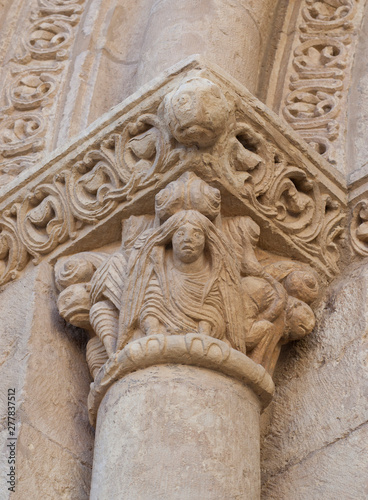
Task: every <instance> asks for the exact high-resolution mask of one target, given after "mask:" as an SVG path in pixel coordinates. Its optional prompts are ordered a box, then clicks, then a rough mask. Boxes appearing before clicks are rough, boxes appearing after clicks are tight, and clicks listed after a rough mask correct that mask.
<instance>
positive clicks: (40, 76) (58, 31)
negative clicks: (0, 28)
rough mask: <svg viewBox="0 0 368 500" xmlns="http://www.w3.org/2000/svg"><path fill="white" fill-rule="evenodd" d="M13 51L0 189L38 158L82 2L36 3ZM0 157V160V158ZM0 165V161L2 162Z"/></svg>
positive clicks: (1, 125) (2, 126)
mask: <svg viewBox="0 0 368 500" xmlns="http://www.w3.org/2000/svg"><path fill="white" fill-rule="evenodd" d="M33 3H34V5H33V8H32V10H31V12H30V14H29V18H28V20H27V24H26V25H25V26H22V27H21V32H22V35H21V37H20V39H19V42H18V46H15V49H14V54H13V57H12V59H11V61H10V63H9V70H8V75H7V77H6V78H5V79H4V87H3V108H2V109H1V110H0V186H1V185H4V184H6V183H7V182H9V181H10V180H11V179H12V178H14V177H16V176H17V175H18V174H19V173H20V172H21V171H23V170H24V169H26V168H28V167H30V166H31V165H32V164H34V163H35V162H36V161H37V160H39V159H40V152H41V151H42V150H44V149H45V134H46V132H47V129H48V128H50V127H51V125H52V122H51V119H52V115H53V113H52V112H51V107H52V105H53V104H55V103H54V100H55V99H56V96H57V92H58V90H59V91H60V85H61V82H62V79H63V75H64V73H65V71H66V69H67V66H66V63H65V60H66V59H67V58H68V57H69V53H70V48H71V46H72V43H73V40H74V36H75V31H76V26H77V25H78V22H79V20H80V17H81V14H82V12H83V8H84V4H85V0H72V1H71V0H37V1H36V2H33ZM1 156H2V158H1ZM1 160H2V161H1Z"/></svg>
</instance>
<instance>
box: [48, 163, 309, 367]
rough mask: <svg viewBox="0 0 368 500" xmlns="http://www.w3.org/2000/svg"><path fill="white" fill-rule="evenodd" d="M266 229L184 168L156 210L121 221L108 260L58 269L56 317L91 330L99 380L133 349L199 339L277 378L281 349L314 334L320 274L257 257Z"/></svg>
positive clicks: (77, 258) (90, 352)
mask: <svg viewBox="0 0 368 500" xmlns="http://www.w3.org/2000/svg"><path fill="white" fill-rule="evenodd" d="M259 234H260V231H259V227H258V225H257V224H256V223H255V222H254V221H253V220H252V219H251V218H250V217H247V216H235V217H223V216H222V215H221V196H220V192H219V191H218V190H217V189H216V188H214V187H211V186H209V185H208V184H207V183H206V182H204V181H203V180H201V179H199V178H198V177H197V176H196V175H195V174H194V173H192V172H187V173H185V174H183V175H182V176H181V177H180V178H179V179H178V180H177V181H173V182H172V183H170V184H169V185H167V186H166V188H165V189H163V190H161V191H160V192H159V193H158V194H157V195H156V209H155V214H152V215H143V216H131V217H130V218H129V219H127V220H125V221H123V237H122V246H121V249H120V250H119V251H118V252H115V253H113V254H112V255H104V254H100V253H93V252H84V253H80V254H77V255H74V256H72V257H64V258H62V259H60V260H59V262H58V263H57V265H56V268H55V276H56V284H57V287H58V289H59V290H60V295H59V298H58V307H59V311H60V314H61V315H62V316H63V317H64V318H65V319H66V320H67V321H68V322H70V323H72V324H73V325H75V326H79V327H82V328H85V329H86V330H87V331H88V332H89V334H90V341H89V343H88V346H87V360H88V364H89V367H90V370H91V373H92V375H93V376H95V375H96V373H97V372H98V370H99V369H100V367H101V366H102V365H103V364H104V363H105V362H106V361H107V359H108V358H110V357H112V356H115V353H116V352H118V351H121V350H122V349H124V348H125V346H126V345H127V344H130V343H131V342H134V341H136V340H138V339H141V338H144V337H149V336H157V335H161V336H162V335H163V336H172V335H188V334H198V335H204V336H208V337H212V338H215V339H218V340H220V341H223V342H225V343H226V344H227V345H228V346H230V347H232V348H233V349H235V350H238V351H240V352H242V353H243V354H247V355H248V356H249V357H250V358H251V359H253V360H254V361H255V362H257V363H259V364H262V365H263V366H264V367H265V368H266V370H267V371H268V372H269V373H270V374H272V373H273V370H274V368H275V364H276V361H277V358H278V356H279V352H280V349H281V346H282V345H283V344H284V343H286V342H288V341H290V340H295V339H300V338H303V337H304V336H305V335H307V334H308V333H310V332H311V331H312V329H313V327H314V324H315V318H314V314H313V311H312V309H311V308H310V305H309V304H311V303H313V302H314V301H315V300H316V298H317V296H318V279H317V275H316V273H315V272H314V271H313V270H312V269H311V268H310V267H309V266H308V265H306V264H301V263H296V262H292V261H290V260H282V261H276V262H273V263H271V264H268V265H267V266H263V265H261V263H260V262H259V261H258V260H257V258H256V253H255V249H256V245H257V241H258V237H259Z"/></svg>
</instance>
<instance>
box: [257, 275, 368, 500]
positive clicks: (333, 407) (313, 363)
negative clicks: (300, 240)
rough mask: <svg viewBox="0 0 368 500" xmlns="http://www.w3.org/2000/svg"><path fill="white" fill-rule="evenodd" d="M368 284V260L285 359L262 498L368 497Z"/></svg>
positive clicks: (271, 415)
mask: <svg viewBox="0 0 368 500" xmlns="http://www.w3.org/2000/svg"><path fill="white" fill-rule="evenodd" d="M367 289H368V268H367V265H365V266H361V267H358V268H356V269H354V268H353V269H350V272H347V273H346V275H345V276H344V277H343V278H342V279H340V280H338V281H337V282H336V283H335V284H334V285H333V286H332V288H331V290H330V291H329V293H328V296H327V298H326V301H325V302H324V303H323V305H322V306H321V309H320V312H319V326H318V328H317V329H316V331H315V332H314V334H313V335H312V336H310V337H309V338H308V339H305V340H304V341H302V342H301V343H299V344H298V345H295V347H294V348H292V349H291V350H290V351H289V352H287V353H285V356H284V357H283V359H282V360H280V364H279V368H278V371H277V373H276V376H275V382H276V387H277V388H278V390H277V393H276V396H275V400H274V402H273V403H272V405H271V407H270V408H269V409H268V410H267V411H266V415H264V420H263V452H262V454H263V462H262V469H263V496H262V498H265V499H275V500H276V499H279V498H283V499H284V498H285V499H290V500H291V499H293V500H294V499H297V500H299V499H300V500H301V499H308V500H309V499H310V500H312V499H315V498H320V497H321V498H322V497H323V498H325V499H327V500H333V499H334V498H336V497H337V496H340V497H341V498H344V499H345V498H346V499H353V498H354V499H355V498H359V499H360V498H366V496H367V492H368V480H367V475H366V473H364V472H363V471H366V470H367V466H368V452H367V447H366V436H367V432H368V424H367V421H368V391H367V387H368V339H367Z"/></svg>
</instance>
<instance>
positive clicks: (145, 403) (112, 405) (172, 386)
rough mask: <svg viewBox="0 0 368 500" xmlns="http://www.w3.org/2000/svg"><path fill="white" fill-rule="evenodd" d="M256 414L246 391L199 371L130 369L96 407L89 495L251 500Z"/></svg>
mask: <svg viewBox="0 0 368 500" xmlns="http://www.w3.org/2000/svg"><path fill="white" fill-rule="evenodd" d="M259 411H260V407H259V403H258V401H257V398H256V397H255V395H254V394H253V393H252V391H251V390H250V389H248V388H247V387H245V386H243V385H242V384H241V382H239V381H236V380H233V379H231V378H229V377H226V376H224V375H221V374H218V373H216V372H214V371H209V370H206V369H204V368H196V367H192V366H181V365H163V366H156V367H150V368H146V369H144V370H139V371H138V372H135V373H131V374H130V375H128V376H126V377H124V378H123V379H121V380H120V381H118V382H115V384H114V385H113V386H112V387H111V388H110V389H109V391H108V393H107V395H106V396H105V398H104V400H103V402H102V403H101V406H100V409H99V416H98V423H97V429H96V445H95V454H94V463H95V467H94V472H93V479H92V488H91V497H90V498H91V500H110V499H112V498H129V499H131V500H138V499H139V500H143V499H147V500H148V499H149V500H160V499H162V498H170V499H172V500H178V499H181V500H184V499H190V498H201V499H209V500H217V499H219V498H227V499H229V500H230V499H231V500H235V499H240V498H249V499H252V500H253V499H254V500H256V499H258V498H259V488H260V476H259V466H258V464H259ZM234 415H236V418H234ZM117 464H118V471H117Z"/></svg>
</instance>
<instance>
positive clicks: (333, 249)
mask: <svg viewBox="0 0 368 500" xmlns="http://www.w3.org/2000/svg"><path fill="white" fill-rule="evenodd" d="M181 81H182V83H180V84H177V85H176V87H174V88H173V86H172V87H171V91H169V92H168V93H167V95H166V97H165V98H164V99H162V98H159V99H158V100H157V102H156V111H155V112H153V110H152V105H151V106H150V112H149V113H148V112H146V110H145V109H143V108H142V107H138V108H137V110H136V114H134V113H131V114H130V117H129V119H128V120H126V121H125V122H124V121H123V120H121V119H120V120H119V125H118V126H117V127H116V129H115V131H114V132H111V131H110V132H109V133H108V134H106V136H105V137H104V138H103V139H102V140H99V141H98V142H97V143H95V144H94V145H93V146H92V147H91V146H89V147H88V148H87V149H85V150H84V152H83V153H82V152H80V151H79V153H78V158H77V159H76V160H75V161H72V162H70V163H69V164H68V166H66V165H64V164H63V162H62V161H61V162H60V164H59V167H58V169H57V173H56V174H54V175H53V178H52V179H50V180H49V181H48V182H45V181H44V182H43V183H41V184H40V185H38V186H37V187H36V188H35V189H34V190H33V191H32V192H28V193H27V192H25V193H20V194H19V197H18V199H19V201H17V202H15V203H13V204H12V205H11V206H10V207H9V208H8V209H7V211H6V212H4V214H3V217H2V218H1V219H0V238H1V242H2V251H1V258H2V261H1V262H2V275H1V277H0V282H1V283H2V284H3V283H6V282H7V281H9V280H10V279H12V278H13V277H14V276H15V275H16V273H17V271H20V270H21V269H22V268H23V267H24V266H25V264H26V262H27V259H28V256H32V257H33V258H34V260H35V262H37V261H38V260H39V259H40V257H41V256H43V255H47V254H49V253H50V252H52V251H53V250H54V249H55V248H56V247H57V246H58V245H61V244H62V243H64V242H66V241H70V240H73V239H75V238H77V237H78V234H79V232H80V230H81V229H83V228H84V227H89V226H93V225H94V224H96V223H98V222H99V221H103V220H105V219H107V218H108V217H109V216H111V214H113V213H114V212H115V211H116V210H121V209H122V207H125V206H127V205H128V204H129V203H132V202H134V201H135V200H136V199H138V198H137V197H139V196H142V195H144V193H148V192H157V191H158V189H159V188H162V187H165V186H166V185H167V183H168V182H170V181H171V180H173V179H175V178H177V177H178V176H180V175H181V174H182V173H183V172H186V171H192V172H194V173H195V174H197V175H198V176H199V177H200V178H202V179H203V180H205V181H206V182H208V183H210V184H211V183H212V184H213V183H215V184H217V185H222V186H223V189H224V190H225V193H227V194H226V196H227V197H230V198H229V199H230V204H233V202H231V199H232V198H233V199H234V200H235V199H236V200H237V203H240V204H241V206H243V207H244V209H243V210H245V212H246V213H247V214H249V215H252V216H254V217H255V218H256V219H257V221H264V223H265V227H269V226H270V224H271V225H272V228H273V229H272V231H274V232H275V231H276V232H277V233H278V234H279V235H280V236H281V238H283V239H284V240H285V241H286V242H287V243H286V244H287V245H289V246H290V248H293V252H294V254H295V253H296V254H297V255H300V257H301V258H303V259H304V260H305V259H307V261H309V262H311V263H313V264H314V265H316V266H317V267H319V268H320V269H322V270H323V272H324V273H325V274H327V276H328V275H333V274H334V273H335V272H336V270H337V261H338V256H339V254H338V246H337V239H338V237H339V235H340V233H341V231H342V220H343V217H344V213H343V209H342V208H343V207H342V205H341V204H344V202H343V200H342V199H339V198H337V197H336V196H335V195H333V194H332V192H331V191H330V190H329V189H326V186H324V184H323V183H322V182H321V181H320V180H319V179H318V178H317V177H318V176H317V174H316V173H315V172H311V171H310V168H309V167H308V166H307V165H306V164H305V163H303V162H301V161H300V156H299V157H298V159H296V157H294V156H293V155H292V154H291V153H290V152H289V151H288V144H289V143H288V141H287V140H286V139H285V140H284V141H281V142H280V138H279V136H278V139H275V138H274V137H273V136H272V133H270V132H269V131H268V130H267V125H266V126H265V124H264V118H262V119H257V115H256V114H255V112H254V110H253V108H252V112H251V113H250V112H249V105H247V106H248V107H247V106H243V105H242V102H241V100H239V99H238V98H236V99H235V98H234V97H233V96H231V93H229V92H227V94H226V97H225V93H224V92H223V90H222V89H221V87H220V86H219V85H217V84H216V83H214V82H212V81H211V80H209V79H208V78H204V77H202V76H193V77H189V78H186V79H184V81H183V80H181ZM54 171H55V170H54ZM162 203H164V201H162Z"/></svg>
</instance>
